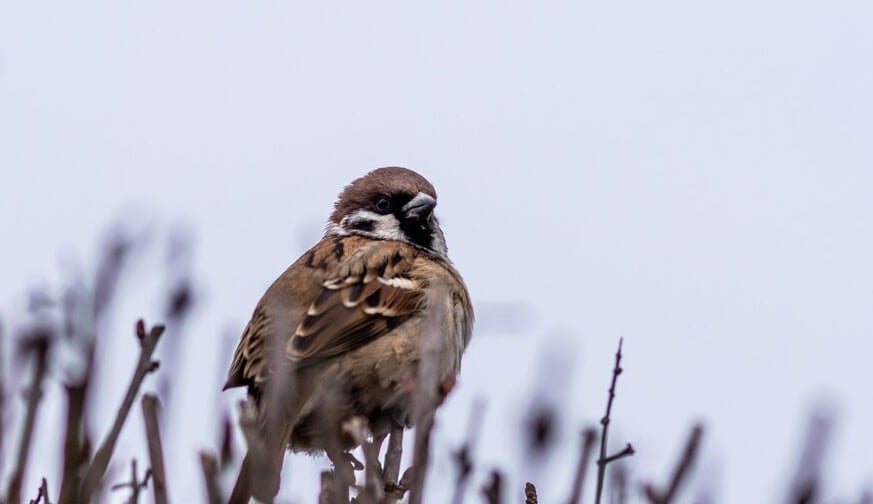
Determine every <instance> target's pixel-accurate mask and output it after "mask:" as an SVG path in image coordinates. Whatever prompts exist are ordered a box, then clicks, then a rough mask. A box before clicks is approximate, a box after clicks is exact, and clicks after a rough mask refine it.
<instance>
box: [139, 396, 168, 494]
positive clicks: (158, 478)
mask: <svg viewBox="0 0 873 504" xmlns="http://www.w3.org/2000/svg"><path fill="white" fill-rule="evenodd" d="M141 404H142V416H143V420H144V421H145V431H146V442H147V443H148V447H149V462H150V463H151V466H152V469H151V470H152V478H153V479H154V483H153V485H152V488H153V491H154V493H155V504H167V476H166V473H165V471H164V451H163V447H162V446H161V431H160V429H159V428H158V398H157V396H155V395H154V394H145V395H143V396H142V401H141Z"/></svg>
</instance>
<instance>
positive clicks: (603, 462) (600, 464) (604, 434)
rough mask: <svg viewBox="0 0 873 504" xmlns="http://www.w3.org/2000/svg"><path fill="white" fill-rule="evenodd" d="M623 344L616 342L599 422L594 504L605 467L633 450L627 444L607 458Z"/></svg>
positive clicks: (598, 499)
mask: <svg viewBox="0 0 873 504" xmlns="http://www.w3.org/2000/svg"><path fill="white" fill-rule="evenodd" d="M622 343H624V338H621V339H619V340H618V351H616V352H615V366H614V367H613V368H612V384H611V385H610V386H609V399H608V400H607V401H606V414H604V415H603V418H602V419H601V420H600V425H601V430H600V457H598V459H597V490H596V492H595V503H596V504H600V499H601V498H602V496H603V485H604V482H605V481H606V466H607V465H609V463H610V462H614V461H616V460H618V459H620V458H622V457H626V456H630V455H633V453H634V449H633V447H632V446H631V445H630V443H628V444H627V446H626V447H625V449H624V450H622V451H621V452H619V453H616V454H615V455H611V456H607V455H606V449H607V440H608V437H609V422H610V421H611V415H612V401H613V400H614V399H615V385H616V383H617V382H618V375H620V374H621V372H622V369H621V345H622Z"/></svg>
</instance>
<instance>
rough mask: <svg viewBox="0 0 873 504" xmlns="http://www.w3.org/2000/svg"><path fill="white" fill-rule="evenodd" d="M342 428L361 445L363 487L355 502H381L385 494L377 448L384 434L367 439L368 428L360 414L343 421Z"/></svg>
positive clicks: (365, 420)
mask: <svg viewBox="0 0 873 504" xmlns="http://www.w3.org/2000/svg"><path fill="white" fill-rule="evenodd" d="M342 429H343V431H344V432H346V433H348V434H349V435H350V436H351V438H352V439H353V440H354V441H355V443H357V444H359V445H361V450H362V451H363V452H364V467H363V469H364V488H363V490H362V491H360V492H359V493H358V496H357V498H356V500H355V502H361V503H377V502H381V501H382V499H383V498H384V496H385V485H384V483H383V482H382V466H381V465H380V464H379V450H380V449H381V448H382V442H384V441H385V436H384V435H383V436H376V437H374V438H373V441H368V440H367V438H368V435H369V434H370V428H369V425H368V423H367V419H366V418H364V417H362V416H354V417H352V418H351V419H349V420H346V421H345V422H343V425H342ZM349 457H351V455H349Z"/></svg>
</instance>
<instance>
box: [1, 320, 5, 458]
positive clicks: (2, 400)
mask: <svg viewBox="0 0 873 504" xmlns="http://www.w3.org/2000/svg"><path fill="white" fill-rule="evenodd" d="M5 336H6V335H5V334H4V333H3V321H2V320H0V453H6V451H5V450H4V449H3V440H4V438H5V437H6V426H5V425H4V424H5V423H6V422H5V420H6V366H5V365H4V364H5V362H6V356H5V355H4V354H3V351H4V350H5V346H6V338H5ZM5 458H6V457H3V456H0V474H5V472H6V471H4V467H3V459H5Z"/></svg>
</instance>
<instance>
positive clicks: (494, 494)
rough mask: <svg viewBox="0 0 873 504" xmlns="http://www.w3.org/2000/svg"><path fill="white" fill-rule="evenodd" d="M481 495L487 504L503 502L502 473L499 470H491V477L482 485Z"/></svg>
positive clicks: (500, 503)
mask: <svg viewBox="0 0 873 504" xmlns="http://www.w3.org/2000/svg"><path fill="white" fill-rule="evenodd" d="M482 496H483V497H485V502H487V503H488V504H503V475H502V474H500V471H498V470H496V469H495V470H493V471H491V479H489V480H488V484H487V485H485V486H484V487H482Z"/></svg>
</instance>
